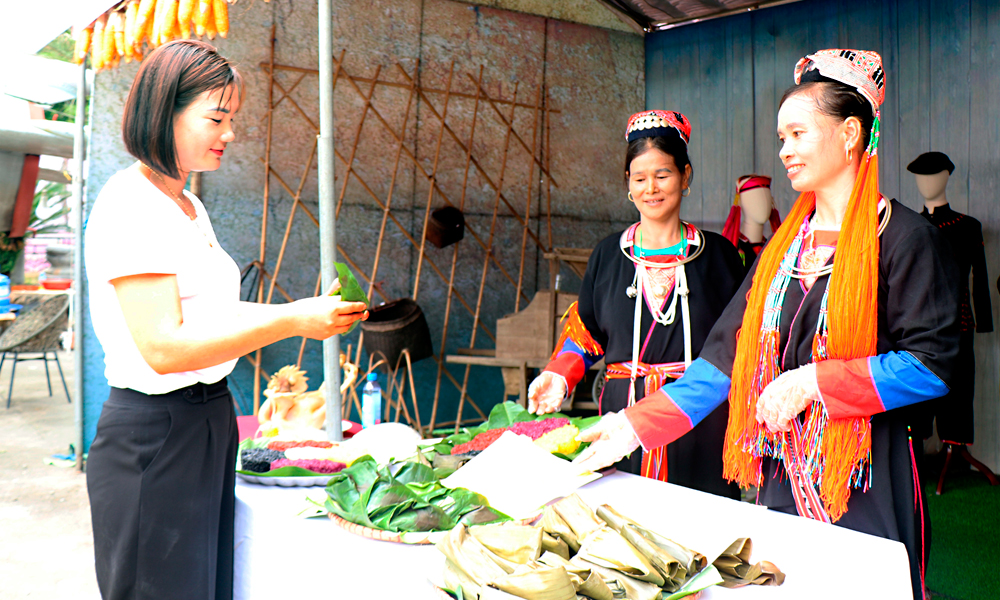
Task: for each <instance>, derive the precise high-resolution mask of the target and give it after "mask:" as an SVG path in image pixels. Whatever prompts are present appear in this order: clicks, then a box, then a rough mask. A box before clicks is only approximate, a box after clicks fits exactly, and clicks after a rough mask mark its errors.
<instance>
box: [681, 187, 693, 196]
mask: <svg viewBox="0 0 1000 600" xmlns="http://www.w3.org/2000/svg"><path fill="white" fill-rule="evenodd" d="M690 195H691V186H688V187H686V188H684V189H683V190H682V191H681V196H685V197H687V196H690Z"/></svg>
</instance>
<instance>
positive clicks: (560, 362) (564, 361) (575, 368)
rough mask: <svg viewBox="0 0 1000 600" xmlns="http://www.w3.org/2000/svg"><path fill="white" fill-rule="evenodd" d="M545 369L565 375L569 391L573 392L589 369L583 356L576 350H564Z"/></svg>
mask: <svg viewBox="0 0 1000 600" xmlns="http://www.w3.org/2000/svg"><path fill="white" fill-rule="evenodd" d="M545 370H546V371H551V372H553V373H558V374H559V375H562V376H563V377H565V378H566V387H567V388H568V391H569V392H572V391H573V389H574V388H576V385H577V384H578V383H580V381H581V380H583V374H584V372H586V370H587V369H586V368H585V365H584V363H583V357H582V356H580V355H579V354H576V353H575V352H563V353H562V354H560V355H559V356H557V357H556V358H555V359H554V360H552V361H550V362H549V364H547V365H545Z"/></svg>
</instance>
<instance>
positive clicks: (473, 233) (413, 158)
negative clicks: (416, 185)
mask: <svg viewBox="0 0 1000 600" xmlns="http://www.w3.org/2000/svg"><path fill="white" fill-rule="evenodd" d="M396 66H397V67H398V68H399V71H400V72H401V73H402V74H403V76H404V77H406V79H407V81H411V82H412V80H413V79H415V77H410V75H409V74H408V73H407V72H406V71H405V70H404V69H403V67H402V66H400V65H399V64H398V63H397V65H396ZM342 72H343V73H344V75H345V76H346V79H347V81H348V82H349V83H350V84H351V86H352V87H353V88H354V90H355V91H356V92H357V93H358V94H362V95H363V93H362V92H361V88H360V87H358V85H357V83H356V82H355V79H354V78H353V77H352V76H351V75H350V73H348V72H347V70H346V69H342ZM417 94H418V98H422V99H423V100H424V101H425V103H428V109H429V110H430V111H431V114H433V115H434V116H435V117H437V118H438V119H439V120H440V118H441V117H440V115H439V114H438V112H437V110H435V109H434V106H432V105H430V104H429V101H428V100H427V97H426V96H424V95H423V93H422V92H421V91H420V87H419V86H417ZM293 102H294V101H293ZM296 107H297V108H299V107H298V106H297V105H296ZM371 110H372V114H374V115H375V117H376V118H378V120H379V121H381V122H382V125H384V126H385V128H386V129H387V130H388V131H389V133H390V134H391V135H392V136H393V137H394V138H395V139H396V140H397V141H398V140H399V138H400V136H399V135H397V134H396V132H395V130H393V128H392V127H391V126H390V125H389V123H388V121H386V119H385V117H383V116H382V113H381V112H379V111H378V109H376V108H375V107H372V109H371ZM299 111H300V113H301V114H303V115H304V114H305V112H304V111H302V109H301V108H299ZM310 122H311V121H310ZM445 131H447V132H448V133H449V134H450V135H451V136H452V138H454V139H455V140H456V141H457V142H458V144H459V145H460V146H462V143H461V141H459V140H458V138H457V137H456V135H455V132H454V131H452V129H451V128H450V127H448V126H447V125H445ZM462 149H463V150H464V149H465V148H464V146H462ZM403 151H404V153H405V154H406V156H407V158H409V159H410V161H412V162H413V164H414V166H415V167H416V168H417V170H418V171H420V174H421V175H422V176H423V177H424V178H429V174H428V173H427V170H426V169H424V166H423V165H422V164H420V161H419V160H417V157H416V155H414V154H413V152H412V151H410V149H409V148H405V147H404V148H403ZM473 164H475V165H476V166H477V168H479V169H480V170H482V168H481V167H479V163H478V162H477V161H476V160H475V159H473ZM483 174H484V177H485V178H486V179H487V181H489V182H490V185H491V186H492V181H491V180H490V179H489V177H488V176H486V175H485V171H484V172H483ZM355 176H357V175H356V174H355ZM433 185H434V187H435V188H437V192H438V194H440V195H441V199H442V200H444V201H445V203H447V204H448V205H450V206H454V205H455V204H454V203H453V202H452V201H451V200H450V199H449V198H448V195H447V194H446V193H445V192H444V190H442V189H441V187H440V186H438V185H437V182H433ZM504 202H505V203H506V204H507V206H508V207H510V208H511V210H512V211H513V212H514V214H515V215H517V214H518V213H517V211H516V210H514V209H513V207H512V206H511V205H510V203H509V202H507V200H506V199H504ZM465 231H466V232H468V233H469V234H470V235H471V236H472V237H473V238H474V239H475V240H476V241H477V242H478V243H479V245H480V246H481V247H482V248H483V250H485V249H486V245H485V242H483V240H482V238H481V237H480V236H479V234H478V233H476V231H475V229H473V228H472V227H469V226H468V225H466V228H465ZM539 243H540V242H539ZM495 264H496V266H497V268H498V269H500V271H501V272H502V273H503V274H504V276H505V277H507V279H508V280H509V281H510V282H511V284H514V283H515V282H514V278H513V277H512V276H511V275H510V273H508V272H507V270H506V269H504V267H503V265H501V264H500V262H499V261H496V262H495ZM443 277H444V276H443V275H442V278H443ZM526 299H527V298H526ZM470 310H471V309H470Z"/></svg>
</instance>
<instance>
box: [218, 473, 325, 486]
mask: <svg viewBox="0 0 1000 600" xmlns="http://www.w3.org/2000/svg"><path fill="white" fill-rule="evenodd" d="M335 474H336V473H330V474H329V475H307V476H303V477H264V476H261V475H245V474H243V473H239V472H237V473H236V476H237V477H239V478H240V479H242V480H243V481H246V482H248V483H257V484H260V485H276V486H280V487H313V486H318V485H321V486H324V487H325V486H326V484H327V483H328V482H329V481H330V478H331V477H333V476H334V475H335Z"/></svg>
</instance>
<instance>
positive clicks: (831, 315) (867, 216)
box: [723, 50, 888, 521]
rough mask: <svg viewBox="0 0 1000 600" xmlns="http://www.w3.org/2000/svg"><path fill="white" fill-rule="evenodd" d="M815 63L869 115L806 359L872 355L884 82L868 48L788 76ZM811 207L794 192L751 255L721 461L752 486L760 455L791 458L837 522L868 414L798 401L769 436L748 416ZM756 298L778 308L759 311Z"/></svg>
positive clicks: (862, 477) (776, 334)
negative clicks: (856, 95) (866, 105)
mask: <svg viewBox="0 0 1000 600" xmlns="http://www.w3.org/2000/svg"><path fill="white" fill-rule="evenodd" d="M814 71H818V72H819V74H820V75H822V76H823V77H824V78H826V79H825V80H827V81H829V80H834V81H838V82H840V83H843V84H845V85H848V86H850V87H852V88H855V89H857V90H858V92H860V93H861V94H862V95H863V96H864V97H865V98H867V99H868V101H869V102H870V103H871V104H872V107H873V109H874V111H875V120H874V123H873V125H872V131H871V135H870V137H869V140H868V146H867V149H866V150H865V152H864V154H863V155H862V158H861V166H860V169H859V170H858V174H857V177H856V178H855V181H854V188H853V190H852V191H851V196H850V201H849V203H848V206H847V212H846V214H845V215H844V221H843V223H842V225H841V230H840V235H839V238H838V241H837V249H836V254H835V260H834V263H833V270H832V273H831V275H830V278H829V281H828V282H827V286H826V291H825V294H826V296H825V297H824V299H823V301H822V302H821V308H820V315H819V324H818V326H817V331H816V334H815V336H814V338H813V361H814V362H818V361H822V360H826V359H854V358H862V357H867V356H873V355H875V353H876V335H877V327H878V251H879V240H878V234H879V214H878V210H879V209H878V206H879V201H880V200H881V194H880V193H879V187H878V157H877V149H878V136H879V121H878V107H879V105H880V104H881V103H882V100H883V99H884V90H885V76H884V74H883V72H882V60H881V57H879V55H878V54H876V53H875V52H867V51H858V50H821V51H819V52H816V53H814V54H810V55H808V56H806V57H805V58H803V59H802V60H800V61H799V62H798V64H797V65H796V66H795V82H796V84H799V83H805V82H806V81H809V80H816V79H812V78H810V77H808V75H809V74H810V73H811V72H814ZM821 80H822V79H821ZM815 207H816V195H815V194H814V193H812V192H805V193H803V194H801V195H800V196H799V198H798V200H797V201H796V202H795V205H794V206H793V207H792V210H791V213H790V214H789V215H788V216H787V217H786V218H785V222H784V223H783V224H782V225H781V227H780V228H779V229H778V231H777V232H776V233H775V235H774V237H773V238H772V239H771V242H770V244H768V245H767V247H765V248H764V250H763V251H762V252H761V254H760V256H759V257H758V259H757V271H756V273H755V274H754V278H753V286H752V288H751V289H750V293H749V294H748V296H747V309H746V311H745V312H744V314H743V325H742V327H741V329H740V332H739V334H738V336H737V338H738V339H737V348H736V358H735V362H734V368H733V385H732V388H731V391H730V395H729V402H730V411H729V425H728V427H727V429H726V444H725V451H724V458H723V460H724V474H725V476H726V477H727V478H729V479H730V480H735V481H737V482H739V483H740V485H742V486H744V487H746V486H754V485H760V483H761V476H762V475H761V458H763V457H765V456H769V457H773V458H776V459H779V460H782V461H783V462H784V464H785V468H786V470H789V472H790V473H791V468H790V467H793V466H794V467H795V468H797V469H798V473H800V474H801V478H802V480H801V483H804V484H806V485H807V486H808V487H809V489H815V488H818V490H819V498H820V499H821V500H822V507H821V508H822V509H824V510H823V512H822V514H821V517H824V518H826V519H829V520H833V521H836V520H837V519H839V518H840V517H841V516H842V515H843V514H844V512H845V511H846V510H847V501H848V499H849V498H850V495H851V488H852V487H865V486H867V484H868V480H867V479H868V475H869V472H870V459H871V456H870V455H871V424H870V417H860V418H847V419H833V420H831V419H829V418H828V415H827V413H826V409H825V407H824V406H823V403H822V402H816V403H813V404H812V405H811V406H809V407H807V408H806V411H805V413H804V417H805V422H804V424H803V425H801V431H797V427H798V425H797V424H796V427H793V430H792V432H789V433H785V434H780V433H779V434H770V433H769V432H768V431H767V428H766V427H765V426H762V425H761V424H759V423H757V421H756V409H757V399H758V397H759V396H760V393H761V392H762V391H763V390H764V388H765V387H766V386H767V385H768V384H769V383H770V382H771V381H773V380H774V378H775V377H777V376H778V375H779V374H780V373H781V369H780V366H779V360H778V357H779V346H780V307H781V302H782V297H783V295H784V289H787V285H788V281H787V280H788V277H789V270H788V269H789V267H794V262H795V258H796V256H797V247H798V245H799V244H800V243H801V238H800V237H799V231H800V227H801V226H802V224H803V222H805V221H806V219H808V218H809V215H811V214H812V212H813V211H814V210H815ZM887 208H888V207H887ZM793 242H794V245H793ZM782 286H784V287H782ZM765 306H771V307H777V308H778V310H777V311H775V310H769V311H768V310H765ZM793 436H794V437H793ZM811 516H812V515H811ZM817 518H819V517H817Z"/></svg>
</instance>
